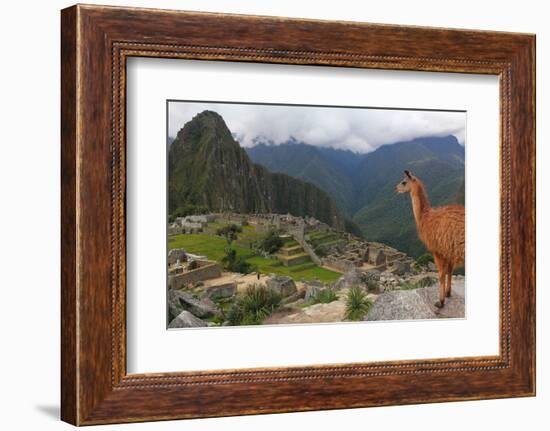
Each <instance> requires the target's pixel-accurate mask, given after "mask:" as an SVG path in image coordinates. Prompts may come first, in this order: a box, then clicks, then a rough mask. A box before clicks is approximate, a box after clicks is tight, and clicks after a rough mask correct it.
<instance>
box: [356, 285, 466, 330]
mask: <svg viewBox="0 0 550 431" xmlns="http://www.w3.org/2000/svg"><path fill="white" fill-rule="evenodd" d="M455 285H456V286H455ZM453 289H454V290H453V295H452V296H451V297H450V298H447V299H446V301H445V306H444V307H443V308H441V309H439V308H437V307H436V306H435V302H436V301H437V300H438V296H439V286H438V285H437V284H435V285H433V286H429V287H423V288H418V289H411V290H394V291H391V292H386V293H383V294H381V295H379V296H378V298H377V299H376V301H375V302H374V304H373V305H372V307H371V309H370V310H369V312H368V313H367V315H366V316H365V318H364V320H369V321H373V320H416V319H439V318H464V317H465V308H464V294H463V292H464V283H463V281H462V282H457V281H453Z"/></svg>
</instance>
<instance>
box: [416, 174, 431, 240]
mask: <svg viewBox="0 0 550 431" xmlns="http://www.w3.org/2000/svg"><path fill="white" fill-rule="evenodd" d="M415 183H416V184H415V185H414V186H413V188H412V190H411V201H412V207H413V212H414V219H415V221H416V226H417V228H418V229H419V230H421V228H422V218H423V217H424V214H426V213H427V212H428V211H429V210H430V201H429V199H428V195H427V193H426V189H425V188H424V184H422V182H420V181H419V180H416V181H415Z"/></svg>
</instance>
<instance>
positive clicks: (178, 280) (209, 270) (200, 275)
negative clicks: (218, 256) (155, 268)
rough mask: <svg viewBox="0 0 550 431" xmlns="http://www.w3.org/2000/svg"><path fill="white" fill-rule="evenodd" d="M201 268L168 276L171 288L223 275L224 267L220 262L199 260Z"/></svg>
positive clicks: (179, 287) (178, 287)
mask: <svg viewBox="0 0 550 431" xmlns="http://www.w3.org/2000/svg"><path fill="white" fill-rule="evenodd" d="M199 265H200V266H199V268H197V269H193V270H191V271H187V272H184V273H182V274H174V275H169V276H168V287H169V288H170V289H176V290H177V289H181V288H182V287H185V286H186V285H189V284H193V283H198V282H199V281H204V280H209V279H211V278H217V277H220V276H221V275H222V268H221V266H220V264H219V263H217V262H212V261H206V262H205V261H202V262H199Z"/></svg>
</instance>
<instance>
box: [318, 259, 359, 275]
mask: <svg viewBox="0 0 550 431" xmlns="http://www.w3.org/2000/svg"><path fill="white" fill-rule="evenodd" d="M322 264H323V265H327V266H330V267H332V268H334V269H337V270H338V271H341V272H347V271H353V270H354V269H355V264H354V263H353V262H351V261H347V260H344V259H339V258H335V257H331V256H329V257H325V258H323V259H322Z"/></svg>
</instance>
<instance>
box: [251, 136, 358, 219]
mask: <svg viewBox="0 0 550 431" xmlns="http://www.w3.org/2000/svg"><path fill="white" fill-rule="evenodd" d="M260 142H261V143H258V144H257V145H255V146H253V147H251V148H247V149H246V151H247V153H248V155H249V156H250V158H251V159H252V160H253V161H254V163H258V164H260V165H262V166H265V167H266V168H268V169H269V170H270V171H272V172H282V173H285V174H287V175H291V176H293V177H295V178H300V179H302V180H305V181H308V182H310V183H312V184H315V185H316V186H317V187H319V188H320V189H322V190H324V191H325V192H327V193H328V194H329V195H330V196H331V197H332V198H333V199H334V201H335V202H336V204H337V205H338V207H339V208H340V209H341V210H342V211H343V212H344V213H345V214H347V215H349V216H351V215H353V199H354V189H353V181H352V178H351V177H350V176H348V175H347V173H345V171H346V166H344V165H342V164H340V165H339V164H338V163H335V162H333V161H332V160H331V158H330V156H328V157H327V155H326V154H325V153H323V150H322V149H320V148H318V147H315V146H312V145H307V144H304V143H299V142H297V141H295V140H293V139H291V140H289V141H288V142H286V143H284V144H281V145H273V144H272V143H271V144H270V143H269V142H267V143H266V142H263V141H260ZM342 153H345V152H343V151H342ZM350 153H351V152H350ZM351 154H353V155H354V156H355V153H351ZM352 157H353V156H352Z"/></svg>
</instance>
